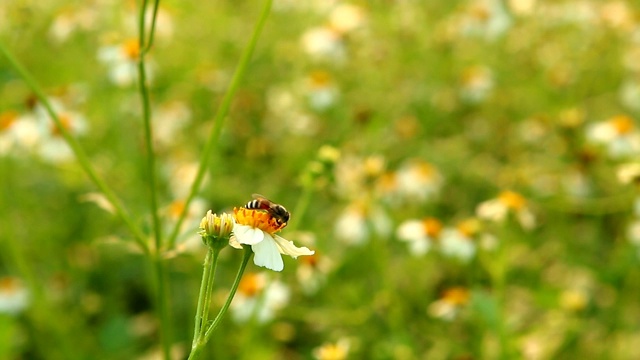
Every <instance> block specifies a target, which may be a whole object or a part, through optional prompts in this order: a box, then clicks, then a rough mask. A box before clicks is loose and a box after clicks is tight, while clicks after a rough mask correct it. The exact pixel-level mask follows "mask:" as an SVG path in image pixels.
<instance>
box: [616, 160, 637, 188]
mask: <svg viewBox="0 0 640 360" xmlns="http://www.w3.org/2000/svg"><path fill="white" fill-rule="evenodd" d="M616 175H617V177H618V181H620V182H621V183H623V184H630V183H637V182H639V181H640V163H637V162H632V163H626V164H621V165H620V166H618V169H617V171H616Z"/></svg>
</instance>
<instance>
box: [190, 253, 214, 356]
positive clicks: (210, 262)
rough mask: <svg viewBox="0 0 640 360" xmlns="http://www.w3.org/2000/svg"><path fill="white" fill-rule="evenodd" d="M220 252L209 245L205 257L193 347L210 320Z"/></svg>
mask: <svg viewBox="0 0 640 360" xmlns="http://www.w3.org/2000/svg"><path fill="white" fill-rule="evenodd" d="M219 254H220V250H219V249H216V248H211V247H209V250H208V251H207V256H206V257H205V258H204V270H203V271H202V282H201V283H200V294H199V295H198V308H197V310H196V319H195V328H194V330H193V343H192V347H193V346H195V345H196V344H197V343H198V341H199V340H200V336H201V335H200V334H201V333H202V330H203V329H204V327H205V326H206V324H207V322H208V321H209V308H210V307H211V292H212V291H213V280H214V278H215V273H216V265H217V263H218V255H219Z"/></svg>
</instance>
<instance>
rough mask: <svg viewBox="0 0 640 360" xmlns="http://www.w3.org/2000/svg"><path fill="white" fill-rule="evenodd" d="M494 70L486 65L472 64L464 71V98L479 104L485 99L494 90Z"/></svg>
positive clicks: (462, 90) (461, 82)
mask: <svg viewBox="0 0 640 360" xmlns="http://www.w3.org/2000/svg"><path fill="white" fill-rule="evenodd" d="M493 87H494V80H493V71H491V69H490V68H488V67H486V66H471V67H468V68H466V69H464V71H463V72H462V77H461V79H460V96H461V98H462V99H463V100H465V101H467V102H469V103H472V104H477V103H480V102H482V101H484V100H485V99H486V98H487V97H488V96H489V95H490V94H491V91H492V90H493Z"/></svg>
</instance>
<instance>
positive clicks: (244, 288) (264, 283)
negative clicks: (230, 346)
mask: <svg viewBox="0 0 640 360" xmlns="http://www.w3.org/2000/svg"><path fill="white" fill-rule="evenodd" d="M289 298H290V291H289V288H288V287H287V286H286V285H285V284H283V283H282V282H280V281H277V280H274V281H269V278H268V276H267V274H265V273H259V274H256V273H249V274H246V275H245V276H244V277H243V278H242V280H241V281H240V285H239V286H238V292H237V294H236V296H235V297H234V299H233V302H232V303H231V311H232V316H233V318H234V320H235V321H237V322H246V321H248V320H249V319H251V318H252V317H254V316H255V317H256V319H257V320H258V322H260V323H265V322H268V321H269V320H271V319H273V318H274V316H275V314H276V312H277V311H278V310H280V309H282V308H284V307H285V306H286V305H287V304H288V303H289Z"/></svg>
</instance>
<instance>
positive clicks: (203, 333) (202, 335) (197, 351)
mask: <svg viewBox="0 0 640 360" xmlns="http://www.w3.org/2000/svg"><path fill="white" fill-rule="evenodd" d="M251 255H253V250H251V247H250V246H245V247H244V256H243V258H242V263H241V264H240V267H239V268H238V273H237V274H236V279H235V280H234V282H233V285H232V286H231V290H230V291H229V296H228V297H227V301H226V302H225V303H224V305H223V306H222V308H221V309H220V311H219V312H218V315H216V318H215V319H214V320H213V322H212V323H211V324H210V325H209V324H207V322H201V324H202V325H203V326H202V327H201V328H200V329H199V334H198V337H196V336H194V342H193V345H192V346H191V353H190V354H189V360H194V359H197V358H199V357H200V355H201V354H202V351H203V350H204V347H205V345H206V344H207V343H208V342H209V339H210V338H211V335H212V334H213V331H214V330H215V329H216V327H217V326H218V325H219V324H220V321H221V320H222V318H223V317H224V315H225V314H226V312H227V310H228V309H229V305H231V301H232V300H233V297H234V296H235V295H236V291H237V290H238V285H240V280H241V279H242V275H244V270H245V269H246V268H247V264H248V263H249V259H251ZM205 270H206V269H205ZM204 282H205V279H204V275H203V279H202V284H201V287H200V288H201V292H202V286H203V285H204ZM211 290H212V289H209V292H211ZM200 296H201V297H202V293H201V294H200ZM203 301H204V300H203ZM200 305H201V304H200V301H198V308H199V309H200ZM205 305H208V304H205ZM197 322H198V317H197V315H196V323H197ZM196 339H197V340H196Z"/></svg>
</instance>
